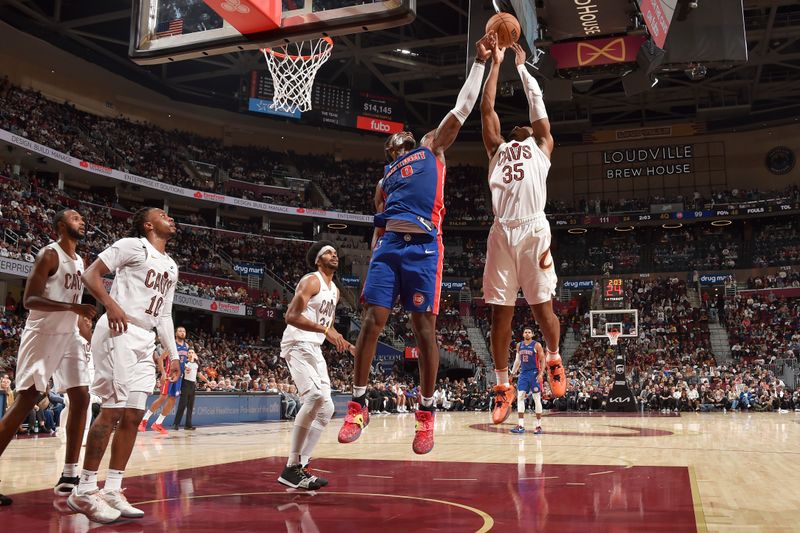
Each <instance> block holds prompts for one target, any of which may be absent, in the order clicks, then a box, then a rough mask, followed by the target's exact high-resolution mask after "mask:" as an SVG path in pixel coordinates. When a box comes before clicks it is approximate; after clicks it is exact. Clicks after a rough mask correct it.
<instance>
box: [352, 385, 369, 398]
mask: <svg viewBox="0 0 800 533" xmlns="http://www.w3.org/2000/svg"><path fill="white" fill-rule="evenodd" d="M366 393H367V386H366V385H364V386H363V387H355V386H354V387H353V398H358V397H359V396H364V395H365V394H366Z"/></svg>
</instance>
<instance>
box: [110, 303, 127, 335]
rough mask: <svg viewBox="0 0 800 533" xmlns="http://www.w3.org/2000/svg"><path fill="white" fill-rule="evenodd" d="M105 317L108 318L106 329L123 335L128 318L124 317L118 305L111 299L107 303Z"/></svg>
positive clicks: (123, 312)
mask: <svg viewBox="0 0 800 533" xmlns="http://www.w3.org/2000/svg"><path fill="white" fill-rule="evenodd" d="M106 317H107V318H108V327H109V328H111V331H116V332H117V333H125V332H126V331H128V317H127V316H126V315H125V311H123V310H122V308H121V307H120V306H119V304H118V303H117V302H115V301H114V300H113V299H112V300H111V301H110V302H109V305H108V307H106Z"/></svg>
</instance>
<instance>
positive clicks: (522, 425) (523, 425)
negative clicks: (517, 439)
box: [517, 417, 525, 428]
mask: <svg viewBox="0 0 800 533" xmlns="http://www.w3.org/2000/svg"><path fill="white" fill-rule="evenodd" d="M517 425H518V426H519V427H521V428H524V427H525V419H524V418H522V417H519V423H518V424H517Z"/></svg>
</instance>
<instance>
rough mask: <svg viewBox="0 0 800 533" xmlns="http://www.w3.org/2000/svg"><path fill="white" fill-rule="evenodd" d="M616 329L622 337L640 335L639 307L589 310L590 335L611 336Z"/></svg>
mask: <svg viewBox="0 0 800 533" xmlns="http://www.w3.org/2000/svg"><path fill="white" fill-rule="evenodd" d="M611 331H616V332H618V333H619V336H620V337H623V338H624V337H638V336H639V311H638V310H637V309H594V310H592V311H589V335H590V336H591V337H594V338H609V333H610V332H611Z"/></svg>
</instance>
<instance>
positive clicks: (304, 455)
mask: <svg viewBox="0 0 800 533" xmlns="http://www.w3.org/2000/svg"><path fill="white" fill-rule="evenodd" d="M321 437H322V429H321V428H318V427H316V426H315V425H314V424H311V427H310V428H308V434H307V435H306V440H305V441H304V442H303V447H302V448H301V449H300V464H303V465H307V464H308V460H309V458H311V454H312V453H313V452H314V448H316V447H317V443H318V442H319V439H320V438H321Z"/></svg>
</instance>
